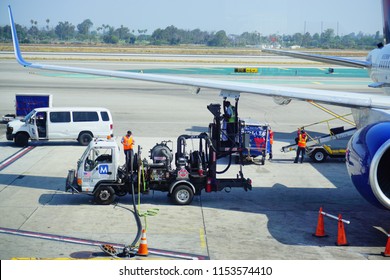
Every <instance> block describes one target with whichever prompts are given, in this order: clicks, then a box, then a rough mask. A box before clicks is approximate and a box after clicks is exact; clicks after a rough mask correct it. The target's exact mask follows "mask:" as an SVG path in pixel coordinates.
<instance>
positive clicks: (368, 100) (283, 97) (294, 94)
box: [8, 6, 390, 109]
mask: <svg viewBox="0 0 390 280" xmlns="http://www.w3.org/2000/svg"><path fill="white" fill-rule="evenodd" d="M8 11H9V17H10V24H11V32H12V38H13V44H14V52H15V56H16V60H17V61H18V62H19V64H21V65H22V66H24V67H28V68H35V69H41V70H50V71H60V72H70V73H80V74H90V75H98V76H105V77H116V78H124V79H135V80H142V81H149V82H159V83H167V84H175V85H183V86H190V87H194V88H196V92H199V90H200V89H201V88H208V89H216V90H221V92H226V93H232V94H237V93H251V94H258V95H263V96H269V97H273V98H274V100H275V101H276V102H277V103H278V104H282V103H284V104H287V103H288V102H289V101H290V100H291V99H298V100H303V101H316V102H319V103H326V104H333V105H339V106H344V107H351V108H379V109H390V97H386V96H383V95H370V94H358V93H350V92H341V91H328V90H314V89H303V88H292V87H280V86H271V85H260V84H249V83H242V82H241V83H239V82H232V81H218V80H211V79H197V78H188V77H178V76H169V75H155V74H144V73H129V72H123V71H110V70H102V69H89V68H78V67H69V66H58V65H49V64H39V63H34V62H28V61H25V60H24V59H23V57H22V54H21V51H20V47H19V41H18V37H17V33H16V28H15V23H14V19H13V15H12V11H11V7H10V6H8Z"/></svg>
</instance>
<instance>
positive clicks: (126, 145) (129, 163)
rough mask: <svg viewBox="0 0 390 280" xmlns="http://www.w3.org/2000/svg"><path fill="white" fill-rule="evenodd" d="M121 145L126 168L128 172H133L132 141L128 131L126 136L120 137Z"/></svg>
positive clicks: (131, 135)
mask: <svg viewBox="0 0 390 280" xmlns="http://www.w3.org/2000/svg"><path fill="white" fill-rule="evenodd" d="M121 143H122V145H123V151H124V152H125V158H126V168H127V170H128V171H130V172H133V160H134V151H133V147H134V139H133V134H132V133H131V131H130V130H129V131H127V134H126V135H125V136H123V137H122V140H121Z"/></svg>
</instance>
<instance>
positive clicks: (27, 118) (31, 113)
mask: <svg viewBox="0 0 390 280" xmlns="http://www.w3.org/2000/svg"><path fill="white" fill-rule="evenodd" d="M34 114H35V110H32V111H31V112H30V113H28V114H27V115H26V116H25V117H24V119H23V121H24V122H27V121H28V120H29V119H30V118H31V116H32V115H34Z"/></svg>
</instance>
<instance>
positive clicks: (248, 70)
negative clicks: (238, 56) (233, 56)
mask: <svg viewBox="0 0 390 280" xmlns="http://www.w3.org/2000/svg"><path fill="white" fill-rule="evenodd" d="M258 72H259V69H258V68H250V67H246V68H234V73H258Z"/></svg>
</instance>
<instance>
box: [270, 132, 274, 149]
mask: <svg viewBox="0 0 390 280" xmlns="http://www.w3.org/2000/svg"><path fill="white" fill-rule="evenodd" d="M269 143H270V144H271V145H272V144H273V143H274V132H273V131H272V130H271V129H270V130H269Z"/></svg>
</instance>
